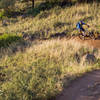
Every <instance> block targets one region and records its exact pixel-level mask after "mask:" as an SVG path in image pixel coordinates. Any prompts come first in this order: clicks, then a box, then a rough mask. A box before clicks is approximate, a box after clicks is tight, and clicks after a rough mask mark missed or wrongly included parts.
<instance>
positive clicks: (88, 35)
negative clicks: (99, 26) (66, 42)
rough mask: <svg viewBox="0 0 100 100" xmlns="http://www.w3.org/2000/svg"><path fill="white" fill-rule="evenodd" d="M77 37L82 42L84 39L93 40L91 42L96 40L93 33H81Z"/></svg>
mask: <svg viewBox="0 0 100 100" xmlns="http://www.w3.org/2000/svg"><path fill="white" fill-rule="evenodd" d="M78 36H79V38H80V39H82V40H85V39H86V38H90V39H93V40H95V39H96V37H95V32H94V31H86V32H85V35H83V33H79V34H78Z"/></svg>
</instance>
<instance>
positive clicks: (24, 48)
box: [0, 3, 100, 100]
mask: <svg viewBox="0 0 100 100" xmlns="http://www.w3.org/2000/svg"><path fill="white" fill-rule="evenodd" d="M16 6H18V7H19V6H20V4H18V5H16ZM24 7H27V6H25V5H24ZM43 7H44V6H43ZM21 9H23V8H21ZM99 9H100V4H98V3H93V4H80V5H74V4H73V5H67V6H65V7H63V8H62V7H60V6H54V7H52V8H50V9H47V10H42V11H41V10H40V9H39V8H38V5H37V6H36V8H35V9H34V14H33V10H32V9H30V8H28V10H25V11H24V10H22V11H23V12H24V13H23V15H20V14H19V15H17V16H13V17H10V18H7V19H5V23H6V25H2V24H0V32H1V34H2V35H1V36H0V37H1V38H0V41H1V42H0V44H1V45H0V100H49V99H51V98H55V96H56V95H57V94H59V93H60V92H61V91H62V89H63V87H66V86H68V84H70V82H71V81H72V80H74V79H76V78H77V77H80V76H82V75H83V74H84V73H86V72H90V71H92V70H95V69H100V50H99V49H98V48H94V47H93V46H94V45H93V46H92V45H90V44H91V40H90V42H89V43H90V44H86V43H85V42H84V43H83V41H82V42H81V40H78V41H77V40H67V39H66V38H62V39H57V38H56V39H51V37H55V36H63V35H64V36H66V35H68V34H73V33H76V34H77V31H76V30H74V28H75V25H76V22H77V21H79V20H80V19H83V20H84V21H85V22H86V23H88V24H89V25H90V26H91V27H90V30H92V29H94V30H95V31H97V32H99V31H100V28H99V25H100V23H99V21H100V19H99V17H100V10H99ZM3 33H6V34H4V35H3ZM30 36H31V39H32V40H30V39H27V38H24V37H28V38H29V37H30ZM32 37H33V38H32ZM35 38H36V40H34V39H35ZM37 38H38V39H37ZM44 38H45V39H48V38H49V39H48V40H42V39H44ZM14 40H16V41H14ZM96 41H99V40H96ZM88 55H92V58H93V59H90V58H87V56H88Z"/></svg>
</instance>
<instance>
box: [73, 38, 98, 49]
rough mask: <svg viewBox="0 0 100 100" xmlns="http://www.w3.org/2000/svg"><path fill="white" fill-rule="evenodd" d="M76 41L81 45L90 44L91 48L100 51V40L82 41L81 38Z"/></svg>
mask: <svg viewBox="0 0 100 100" xmlns="http://www.w3.org/2000/svg"><path fill="white" fill-rule="evenodd" d="M74 39H75V40H76V41H79V42H81V43H88V44H89V45H90V46H93V47H94V48H99V49H100V39H96V40H92V39H87V40H81V39H80V38H79V37H76V38H74Z"/></svg>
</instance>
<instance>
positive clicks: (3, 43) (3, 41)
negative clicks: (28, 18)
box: [0, 34, 21, 48]
mask: <svg viewBox="0 0 100 100" xmlns="http://www.w3.org/2000/svg"><path fill="white" fill-rule="evenodd" d="M19 40H21V36H17V35H16V34H3V35H1V36H0V48H1V47H7V46H9V45H10V44H11V43H13V42H17V41H19Z"/></svg>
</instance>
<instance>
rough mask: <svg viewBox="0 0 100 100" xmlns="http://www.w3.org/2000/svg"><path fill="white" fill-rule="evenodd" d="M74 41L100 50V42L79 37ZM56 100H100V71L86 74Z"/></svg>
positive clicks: (64, 90)
mask: <svg viewBox="0 0 100 100" xmlns="http://www.w3.org/2000/svg"><path fill="white" fill-rule="evenodd" d="M74 39H75V40H76V41H79V42H81V43H88V44H89V45H90V46H93V47H94V48H98V49H100V40H90V39H88V40H84V41H83V40H81V39H79V38H78V37H77V38H74ZM56 100H100V70H98V71H93V72H91V73H88V74H85V75H84V76H83V77H81V78H79V79H78V80H76V81H74V82H73V83H71V84H70V86H69V87H67V88H65V89H63V91H62V93H61V94H60V95H58V96H57V97H56Z"/></svg>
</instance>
